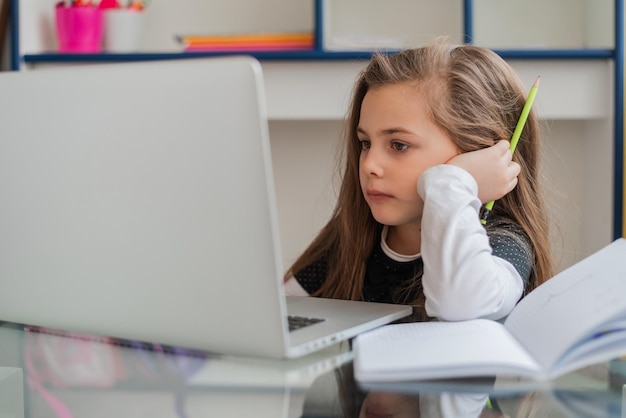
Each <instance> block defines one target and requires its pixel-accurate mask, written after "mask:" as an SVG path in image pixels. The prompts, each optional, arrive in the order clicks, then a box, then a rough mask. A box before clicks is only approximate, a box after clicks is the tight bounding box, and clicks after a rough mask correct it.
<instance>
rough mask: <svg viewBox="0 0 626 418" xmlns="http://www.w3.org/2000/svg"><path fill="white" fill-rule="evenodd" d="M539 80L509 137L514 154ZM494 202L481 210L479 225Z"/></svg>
mask: <svg viewBox="0 0 626 418" xmlns="http://www.w3.org/2000/svg"><path fill="white" fill-rule="evenodd" d="M539 80H540V77H537V79H536V80H535V82H534V83H533V86H532V87H531V88H530V93H528V98H527V99H526V103H524V107H523V108H522V114H521V115H520V116H519V119H518V121H517V126H515V130H514V131H513V136H512V137H511V144H510V146H509V149H510V150H511V152H512V153H513V152H515V147H516V146H517V143H518V141H519V137H520V135H522V130H523V129H524V125H526V119H528V114H529V113H530V108H531V107H533V102H534V101H535V96H536V95H537V89H538V88H539ZM494 203H495V201H493V200H492V201H491V202H487V203H486V204H485V207H484V208H483V212H482V214H481V215H480V223H481V224H483V225H485V224H486V223H487V217H489V213H491V210H492V209H493V204H494Z"/></svg>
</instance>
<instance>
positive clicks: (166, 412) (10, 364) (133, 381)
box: [0, 323, 626, 418]
mask: <svg viewBox="0 0 626 418" xmlns="http://www.w3.org/2000/svg"><path fill="white" fill-rule="evenodd" d="M351 359H352V353H351V352H350V350H349V347H348V346H347V344H344V345H339V346H336V347H332V348H330V349H327V350H325V351H324V352H322V353H318V354H316V355H313V356H310V357H307V358H304V359H299V360H295V361H274V360H263V359H252V358H241V357H232V356H216V355H209V354H207V353H203V352H197V351H190V350H185V349H178V348H172V347H162V346H157V345H151V344H141V343H131V342H125V343H123V344H121V345H117V344H112V341H109V340H106V339H102V338H98V337H93V336H87V335H78V334H68V333H61V332H53V331H50V330H41V329H39V330H37V329H30V328H26V329H24V328H23V327H18V326H16V325H13V324H7V323H0V417H3V418H4V417H17V418H22V417H26V418H30V417H36V418H45V417H59V418H72V417H150V418H160V417H177V418H178V417H179V418H183V417H218V416H219V417H262V418H263V417H279V418H287V417H289V418H291V417H316V418H321V417H359V416H362V417H370V418H372V417H380V416H389V417H419V416H420V411H421V416H428V417H434V418H436V417H453V416H454V417H467V418H469V417H522V416H523V417H578V416H581V417H595V416H602V417H617V418H624V417H626V407H622V403H626V402H625V400H626V399H625V398H624V397H625V396H626V389H623V385H624V383H625V382H624V381H623V380H620V381H615V379H614V378H613V379H612V377H614V376H613V375H612V373H611V370H613V369H614V366H615V365H616V363H612V364H609V363H605V364H598V365H596V366H593V367H590V368H587V369H584V370H580V371H578V372H576V373H571V374H569V375H567V376H564V377H563V378H561V379H559V380H557V381H554V382H551V383H550V384H545V385H541V386H537V385H529V384H528V382H520V381H515V380H513V379H501V378H498V379H475V380H462V381H448V382H430V383H428V382H421V383H404V384H386V385H379V386H370V387H367V386H366V387H364V386H362V385H356V384H355V382H354V380H353V377H352V368H351V367H352V363H351ZM618 366H620V365H618ZM621 367H622V368H625V367H624V365H623V364H621ZM622 379H623V378H622ZM487 398H489V400H490V403H491V408H488V407H486V405H487ZM366 411H367V412H368V413H369V415H367V414H364V413H365V412H366Z"/></svg>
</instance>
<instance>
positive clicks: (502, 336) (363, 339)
mask: <svg viewBox="0 0 626 418" xmlns="http://www.w3.org/2000/svg"><path fill="white" fill-rule="evenodd" d="M354 356H355V358H354V367H355V377H356V378H357V379H358V380H364V381H372V382H374V381H393V380H411V379H436V378H445V377H451V378H454V377H468V376H493V375H496V374H502V373H507V374H521V375H527V376H530V375H536V374H537V373H539V366H538V365H537V364H536V363H535V362H534V361H533V360H532V358H531V357H530V356H529V355H528V354H527V353H526V352H525V351H524V350H523V348H521V347H520V346H519V345H518V343H517V342H516V341H515V339H514V338H513V337H512V336H511V335H510V334H509V333H508V332H507V331H506V329H505V328H504V326H502V324H500V323H498V322H495V321H490V320H486V319H476V320H471V321H463V322H422V323H411V324H395V325H388V326H384V327H381V328H378V329H376V330H374V331H370V332H368V333H365V334H361V335H359V336H358V337H357V338H356V340H355V343H354Z"/></svg>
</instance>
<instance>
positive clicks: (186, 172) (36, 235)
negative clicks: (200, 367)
mask: <svg viewBox="0 0 626 418" xmlns="http://www.w3.org/2000/svg"><path fill="white" fill-rule="evenodd" d="M0 92H1V94H0V196H2V204H0V320H4V321H10V322H16V323H25V324H31V325H40V326H45V327H51V328H60V329H66V330H73V331H80V332H89V333H94V334H100V335H106V336H112V337H117V338H122V339H132V340H142V341H148V342H158V343H162V344H172V345H179V346H186V347H190V348H197V349H202V350H207V351H213V352H220V353H228V354H237V355H252V356H261V357H275V358H282V357H298V356H302V355H305V354H307V353H310V352H312V351H315V350H318V349H321V348H323V347H325V346H328V345H331V344H333V343H336V342H338V341H340V340H344V339H346V338H350V337H353V336H355V335H356V334H358V333H360V332H363V331H366V330H368V329H371V328H373V327H377V326H380V325H383V324H386V323H388V322H391V321H393V320H395V319H398V318H401V317H403V316H406V315H408V314H409V313H410V308H408V307H404V306H394V305H387V304H374V303H365V302H349V301H337V300H325V299H319V298H285V297H284V295H283V291H282V273H283V272H282V268H283V262H282V260H281V246H280V243H279V231H278V217H277V210H276V201H275V195H274V185H273V173H272V165H271V155H270V144H269V139H268V125H267V116H266V105H265V96H264V90H263V77H262V71H261V66H260V64H259V63H258V62H257V61H256V60H254V59H253V58H249V57H227V58H209V59H206V58H205V59H190V60H173V61H158V62H149V63H147V62H139V63H121V64H104V65H85V66H73V67H64V68H51V69H41V70H36V71H26V72H20V73H8V72H5V73H0ZM288 315H293V316H303V317H316V318H322V319H324V320H323V321H321V322H318V323H317V324H314V325H311V326H308V327H305V328H302V329H299V330H296V331H293V332H288V321H287V317H288Z"/></svg>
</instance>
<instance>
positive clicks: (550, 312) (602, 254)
mask: <svg viewBox="0 0 626 418" xmlns="http://www.w3.org/2000/svg"><path fill="white" fill-rule="evenodd" d="M624 255H626V240H625V239H620V240H617V241H615V242H613V243H612V244H610V245H608V246H607V247H605V248H603V249H602V250H600V251H598V252H596V253H595V254H593V255H592V256H590V257H587V258H586V259H584V260H582V261H581V262H579V263H577V264H575V265H574V266H572V267H570V268H568V269H566V270H564V271H562V272H561V273H559V274H557V275H556V276H554V277H553V278H551V279H549V280H548V281H547V282H545V283H544V284H542V285H541V286H539V287H538V288H536V289H535V290H533V291H532V292H531V293H530V294H529V295H527V296H526V297H525V298H524V299H522V301H520V303H519V304H518V305H517V306H516V307H515V309H514V310H513V312H511V314H510V315H509V317H508V318H507V320H506V321H505V326H506V328H507V329H508V330H509V331H510V332H511V334H512V335H514V336H515V337H516V338H517V339H518V341H519V342H520V344H522V345H523V346H524V347H525V348H526V350H527V351H528V352H529V353H530V354H531V355H532V356H533V357H534V358H535V359H536V361H537V362H538V363H539V364H540V365H541V366H542V369H544V370H546V371H549V370H550V369H551V368H552V366H553V365H554V364H555V363H556V362H557V361H558V359H559V357H560V356H561V355H562V354H563V353H564V352H566V351H567V349H568V348H570V347H571V346H573V345H574V344H575V343H576V342H577V341H578V340H580V339H581V338H582V337H583V336H585V335H589V334H590V333H593V331H594V330H595V329H596V328H598V326H599V325H601V324H602V323H605V322H607V321H610V320H611V319H613V318H616V317H619V316H623V315H624V314H625V313H626V299H625V298H624V295H625V294H626V280H625V279H624V278H625V277H626V265H625V264H624V263H623V261H622V260H623V258H624Z"/></svg>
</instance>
